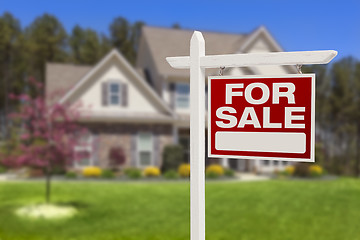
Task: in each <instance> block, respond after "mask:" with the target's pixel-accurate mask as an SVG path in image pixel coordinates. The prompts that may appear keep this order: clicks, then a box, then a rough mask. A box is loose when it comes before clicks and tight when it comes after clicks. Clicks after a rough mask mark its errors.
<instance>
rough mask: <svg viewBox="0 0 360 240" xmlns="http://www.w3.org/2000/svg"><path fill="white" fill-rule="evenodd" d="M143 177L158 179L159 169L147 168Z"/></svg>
mask: <svg viewBox="0 0 360 240" xmlns="http://www.w3.org/2000/svg"><path fill="white" fill-rule="evenodd" d="M144 176H145V177H159V176H160V169H159V168H158V167H147V168H145V169H144Z"/></svg>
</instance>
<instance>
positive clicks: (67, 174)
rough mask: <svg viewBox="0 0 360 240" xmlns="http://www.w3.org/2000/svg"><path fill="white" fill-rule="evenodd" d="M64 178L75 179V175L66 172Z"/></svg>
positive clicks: (74, 173) (71, 172)
mask: <svg viewBox="0 0 360 240" xmlns="http://www.w3.org/2000/svg"><path fill="white" fill-rule="evenodd" d="M65 177H66V178H76V177H77V174H76V172H74V171H68V172H66V173H65Z"/></svg>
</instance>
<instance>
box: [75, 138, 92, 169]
mask: <svg viewBox="0 0 360 240" xmlns="http://www.w3.org/2000/svg"><path fill="white" fill-rule="evenodd" d="M84 142H85V145H75V146H74V159H75V156H76V153H77V152H85V151H86V152H89V165H86V166H85V165H82V164H80V163H79V161H78V160H77V159H75V160H74V167H75V168H85V167H89V166H94V151H93V147H92V142H93V137H92V136H89V137H88V138H87V139H86V141H84Z"/></svg>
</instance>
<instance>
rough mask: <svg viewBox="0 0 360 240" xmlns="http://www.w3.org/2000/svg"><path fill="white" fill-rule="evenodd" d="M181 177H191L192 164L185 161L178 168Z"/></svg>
mask: <svg viewBox="0 0 360 240" xmlns="http://www.w3.org/2000/svg"><path fill="white" fill-rule="evenodd" d="M178 173H179V176H180V177H190V164H187V163H183V164H181V165H180V166H179V168H178Z"/></svg>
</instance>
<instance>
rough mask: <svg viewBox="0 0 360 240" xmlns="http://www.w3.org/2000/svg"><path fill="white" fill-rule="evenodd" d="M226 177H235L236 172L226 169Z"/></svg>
mask: <svg viewBox="0 0 360 240" xmlns="http://www.w3.org/2000/svg"><path fill="white" fill-rule="evenodd" d="M224 175H225V176H227V177H234V176H235V171H234V170H232V169H231V168H226V169H225V170H224Z"/></svg>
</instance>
